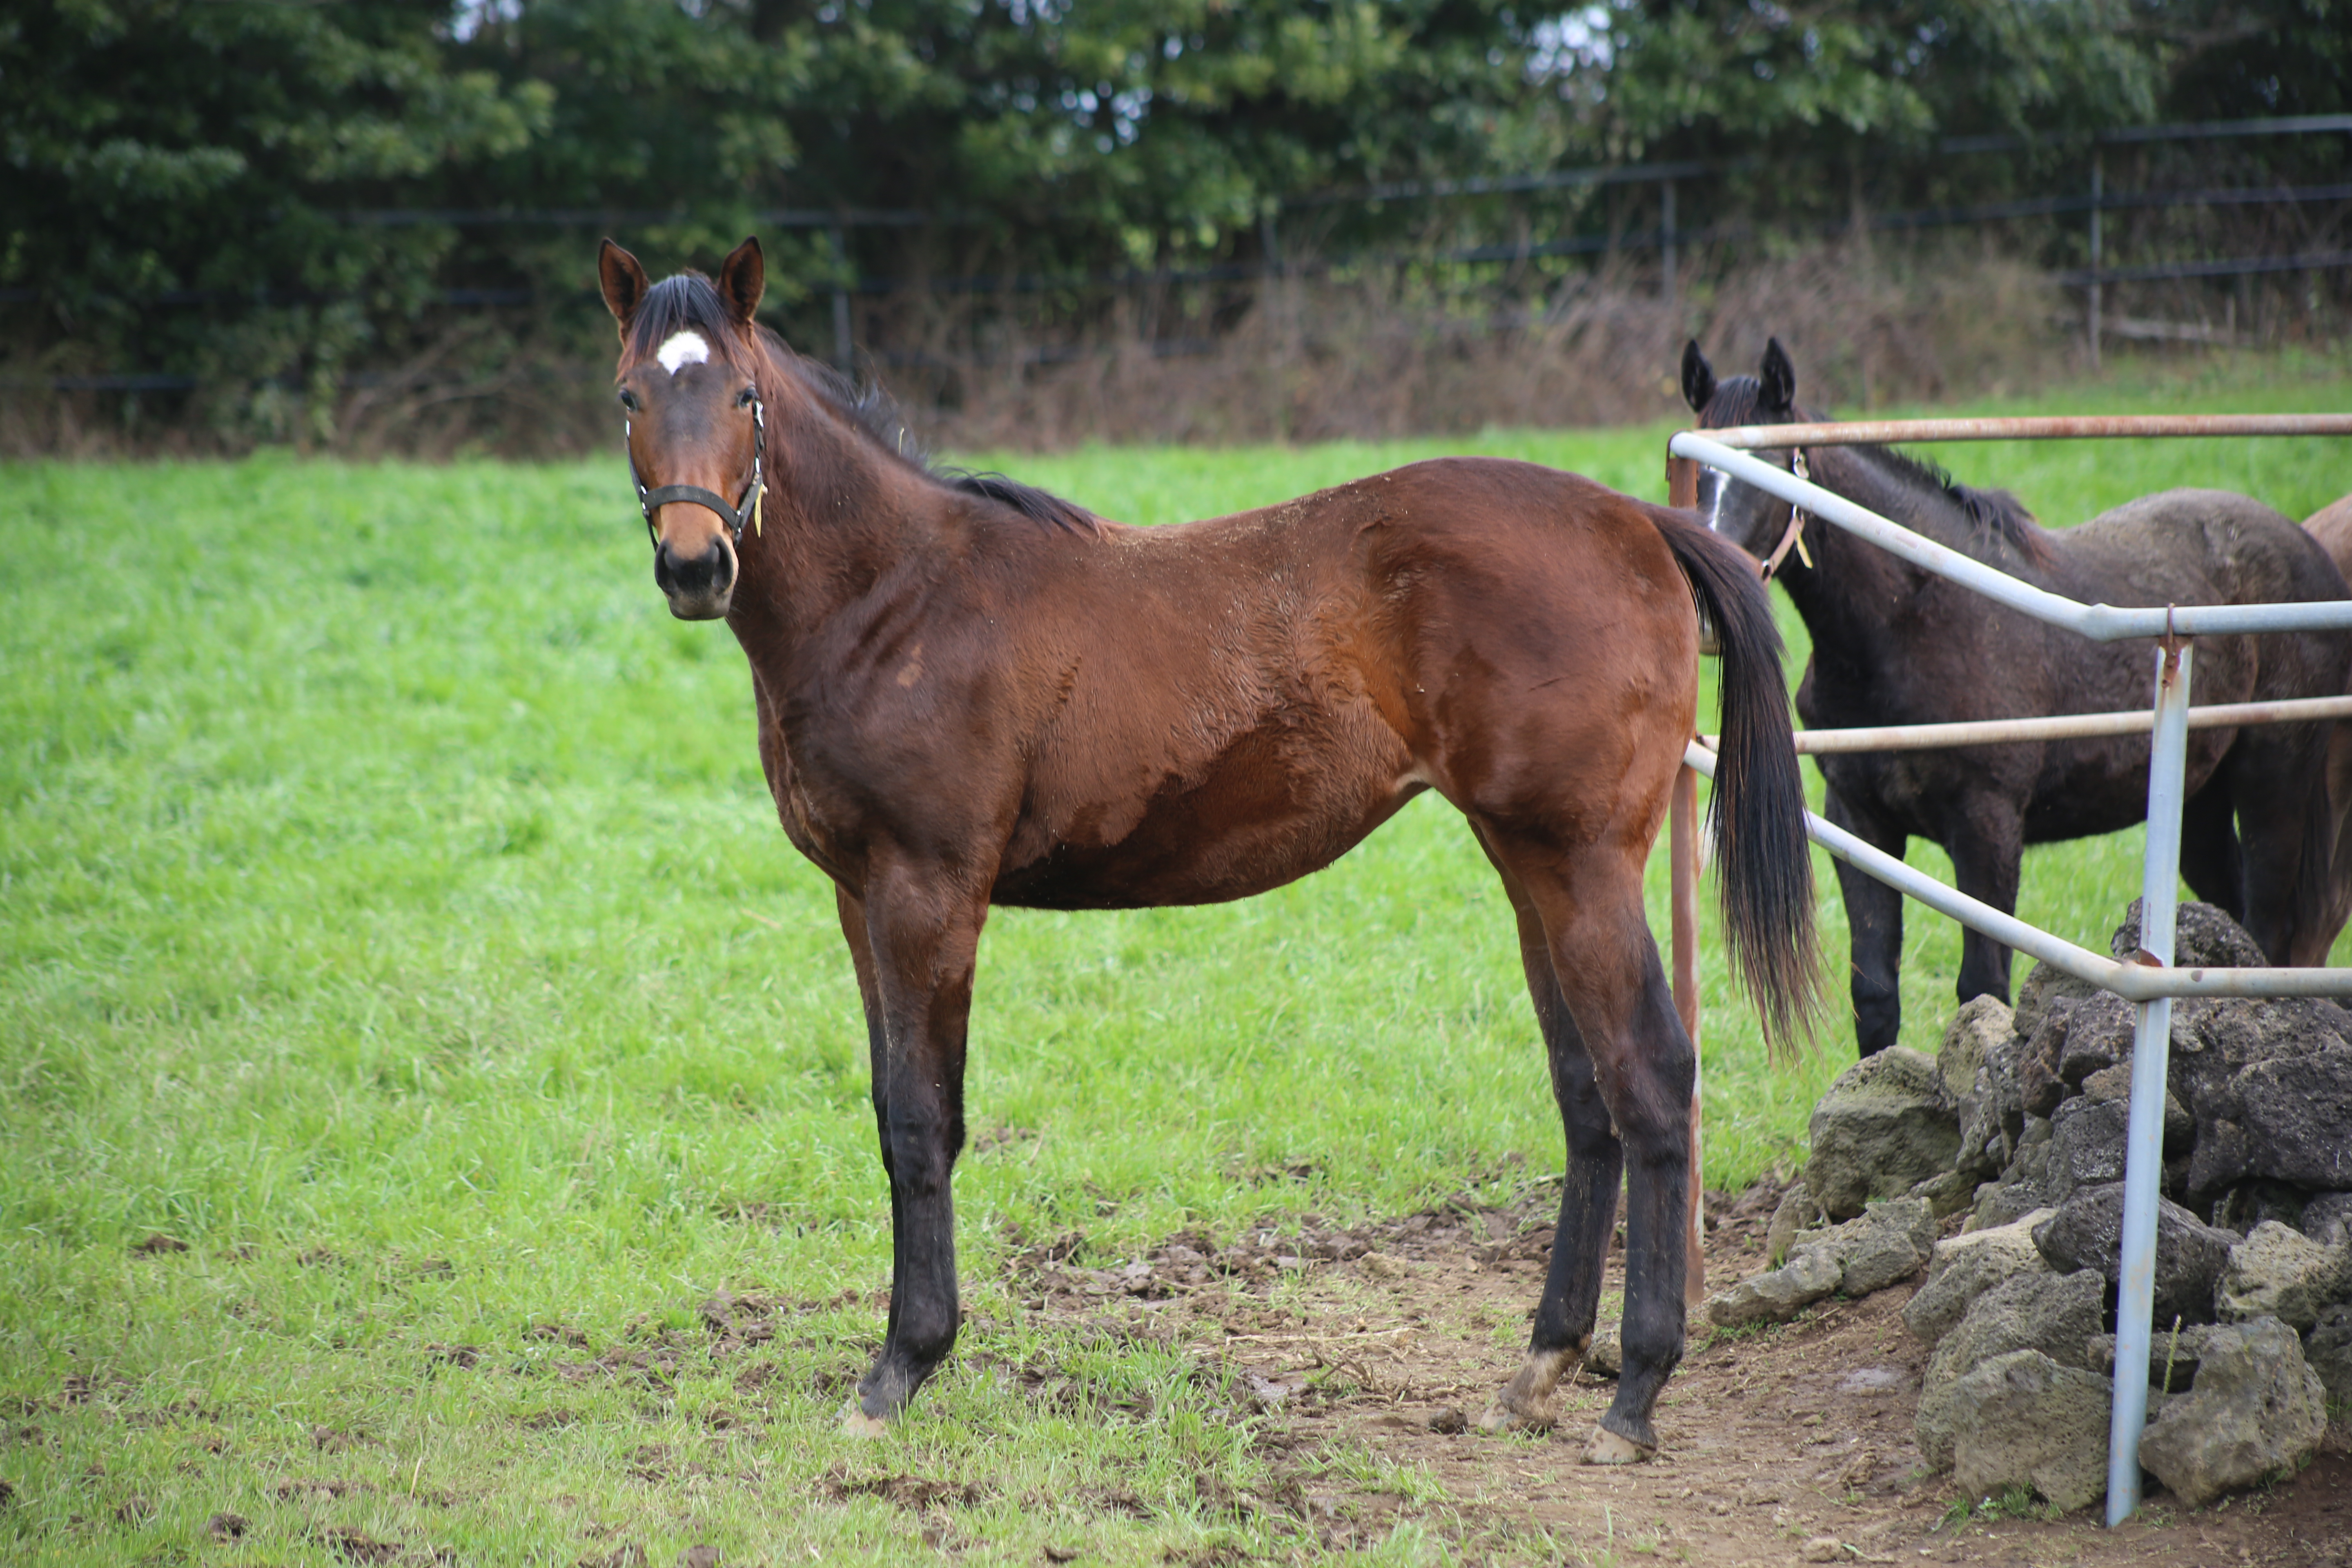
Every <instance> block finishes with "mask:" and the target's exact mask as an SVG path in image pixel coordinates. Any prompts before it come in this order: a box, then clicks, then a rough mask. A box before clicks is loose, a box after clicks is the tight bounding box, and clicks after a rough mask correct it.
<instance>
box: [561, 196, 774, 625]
mask: <svg viewBox="0 0 2352 1568" xmlns="http://www.w3.org/2000/svg"><path fill="white" fill-rule="evenodd" d="M596 271H597V276H598V279H599V281H601V282H602V283H603V285H604V303H605V305H606V307H607V308H609V309H610V310H612V312H613V319H614V320H615V321H619V322H620V323H621V365H620V370H619V372H618V373H617V374H615V375H614V378H613V381H614V388H615V390H616V391H617V393H618V395H619V396H620V399H621V407H622V408H623V410H624V411H625V413H624V419H625V428H626V430H627V432H628V450H629V464H630V467H631V468H632V469H633V470H634V471H635V478H636V481H637V486H638V500H639V501H640V503H641V504H642V505H643V506H644V508H645V512H646V528H647V529H649V530H650V531H652V533H653V538H654V582H655V583H656V584H657V585H658V586H659V587H660V589H661V591H662V593H663V595H665V596H667V598H668V600H669V612H670V614H671V615H673V616H677V617H678V618H679V619H680V620H686V621H708V620H715V619H717V618H718V617H719V616H724V615H725V614H726V613H727V608H728V605H729V604H730V602H731V600H732V598H733V595H734V592H735V578H736V573H737V569H738V566H739V564H740V563H739V561H738V558H737V555H736V546H737V544H738V542H740V540H741V538H742V533H743V524H744V522H745V521H747V520H748V519H749V518H751V515H752V514H753V512H754V510H755V508H757V507H758V505H759V502H760V493H759V492H760V488H761V484H762V482H763V481H764V479H765V474H764V471H763V470H764V461H763V459H764V456H765V446H766V428H765V424H766V410H765V407H764V405H763V404H762V402H761V389H760V385H759V377H758V367H759V366H760V364H761V360H762V357H763V356H762V355H761V352H760V348H759V338H758V335H757V333H756V331H754V329H753V327H752V325H751V313H752V312H753V311H754V310H758V309H759V305H760V295H761V291H762V290H763V289H765V288H766V271H765V266H764V263H763V262H762V260H761V255H760V242H759V241H758V240H756V239H747V240H745V241H744V242H743V243H742V244H741V245H739V246H737V247H735V249H734V250H733V252H731V253H730V255H729V256H728V258H727V259H726V261H725V262H724V263H723V264H721V266H720V267H719V277H718V279H716V280H715V281H714V280H713V279H709V278H705V277H704V276H702V274H700V273H698V272H682V273H679V274H678V275H677V277H675V278H666V279H662V281H660V282H659V283H649V282H648V281H646V269H645V268H642V267H640V266H638V265H637V258H635V257H634V256H632V255H630V254H629V253H628V252H627V251H625V250H624V249H622V248H621V247H619V246H617V245H614V243H613V242H612V241H611V240H609V239H608V240H606V241H605V242H604V249H603V250H602V251H601V252H600V253H599V254H598V256H597V258H596ZM769 395H771V396H772V395H774V392H773V390H771V392H770V394H769Z"/></svg>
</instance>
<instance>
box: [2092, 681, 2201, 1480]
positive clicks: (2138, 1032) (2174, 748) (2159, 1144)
mask: <svg viewBox="0 0 2352 1568" xmlns="http://www.w3.org/2000/svg"><path fill="white" fill-rule="evenodd" d="M2192 651H2193V649H2192V647H2191V646H2190V645H2189V643H2188V642H2187V641H2186V640H2185V639H2182V638H2178V637H2166V638H2165V639H2164V641H2163V645H2162V646H2161V647H2158V650H2157V662H2156V742H2155V745H2154V748H2153V749H2152V751H2151V752H2150V753H2149V757H2148V765H2147V863H2146V865H2145V867H2144V868H2143V869H2142V872H2141V878H2140V906H2139V945H2140V953H2139V960H2140V962H2141V963H2150V962H2153V963H2156V964H2157V965H2158V966H2159V967H2164V968H2169V967H2170V966H2171V963H2172V937H2173V920H2174V915H2175V913H2176V910H2177V907H2178V904H2179V882H2180V805H2181V774H2182V771H2183V769H2184V768H2185V766H2186V764H2187V762H2188V756H2189V655H2190V653H2191V652H2192ZM2138 1013H2139V1017H2138V1020H2137V1027H2136V1028H2135V1030H2134V1032H2133V1037H2132V1075H2131V1121H2130V1126H2129V1130H2128V1131H2127V1132H2126V1134H2125V1142H2124V1147H2125V1151H2126V1152H2125V1160H2124V1219H2123V1257H2122V1259H2121V1262H2122V1274H2123V1278H2122V1281H2121V1283H2120V1284H2118V1285H2117V1287H2116V1403H2115V1410H2114V1413H2113V1415H2112V1416H2111V1417H2110V1424H2109V1426H2108V1428H2107V1523H2108V1525H2109V1526H2110V1527H2112V1526H2115V1525H2118V1524H2121V1523H2122V1522H2123V1521H2125V1520H2126V1519H2129V1518H2130V1517H2131V1516H2132V1514H2133V1513H2134V1512H2135V1511H2136V1510H2137V1509H2138V1508H2139V1437H2140V1432H2141V1429H2142V1428H2143V1427H2145V1426H2147V1352H2148V1344H2149V1341H2150V1339H2151V1337H2152V1329H2153V1325H2152V1324H2151V1323H2150V1321H2149V1319H2150V1318H2151V1316H2152V1315H2153V1313H2154V1310H2155V1305H2156V1205H2157V1197H2158V1185H2159V1184H2160V1183H2161V1181H2162V1180H2163V1176H2164V1080H2165V1076H2166V1072H2167V1069H2168V1067H2169V1059H2168V1058H2170V1056H2171V1047H2172V998H2170V997H2169V996H2159V997H2158V998H2156V999H2155V1000H2154V1001H2151V1002H2142V1003H2140V1004H2139V1005H2138Z"/></svg>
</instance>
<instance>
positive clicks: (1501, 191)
mask: <svg viewBox="0 0 2352 1568" xmlns="http://www.w3.org/2000/svg"><path fill="white" fill-rule="evenodd" d="M2345 133H2352V114H2322V115H2303V116H2294V117H2281V118H2273V119H2265V120H2235V121H2201V122H2193V123H2184V124H2175V125H2146V126H2133V127H2128V128H2126V129H2122V130H2117V131H2108V132H2100V133H2098V134H2096V135H2095V136H2092V137H2088V138H2083V139H2080V140H2079V141H2077V142H2073V143H2069V144H2067V145H2068V146H2069V147H2070V148H2073V147H2079V148H2080V149H2081V151H2082V153H2083V156H2084V160H2085V162H2086V164H2087V167H2086V169H2085V179H2084V185H2083V188H2081V189H2080V190H2078V191H2074V192H2071V193H2063V194H2054V195H2042V196H2032V197H2025V198H2021V199H2017V200H2012V201H2005V202H1990V203H1983V204H1979V205H1966V206H1953V207H1924V208H1917V209H1914V210H1909V211H1894V212H1876V213H1870V214H1867V215H1866V216H1864V219H1863V221H1862V224H1861V226H1862V227H1864V228H1867V229H1869V230H1872V231H1877V232H1890V231H1906V230H1917V229H1927V228H1937V227H1972V226H1985V225H1990V224H1995V223H2002V222H2009V221H2012V220H2015V219H2019V218H2030V217H2060V216H2071V215H2074V214H2081V215H2084V217H2085V220H2086V226H2087V240H2088V247H2087V248H2088V252H2089V262H2090V264H2089V265H2088V266H2087V267H2080V268H2067V269H2064V270H2062V271H2060V272H2058V273H2057V274H2056V276H2057V278H2058V279H2059V280H2060V281H2061V282H2063V283H2064V284H2066V285H2067V286H2069V287H2072V288H2077V289H2082V290H2083V291H2084V336H2085V339H2086V342H2087V346H2088V349H2089V352H2090V355H2091V358H2092V361H2093V363H2097V361H2098V358H2099V354H2100V351H2101V344H2102V342H2103V340H2104V338H2105V336H2107V335H2109V334H2110V333H2111V332H2114V331H2116V323H2115V322H2113V321H2111V320H2108V319H2105V317H2104V305H2105V288H2106V285H2108V284H2110V283H2125V282H2147V281H2154V280H2162V279H2198V278H2221V277H2252V276H2259V275H2262V274H2266V273H2278V272H2294V271H2327V270H2336V269H2341V268H2347V267H2352V249H2330V250H2322V251H2312V252H2298V253H2266V254H2261V255H2249V256H2230V257H2212V258H2200V259H2195V260H2187V261H2164V262H2156V263H2149V264H2145V265H2137V266H2120V267H2118V266H2113V265H2110V264H2109V262H2108V258H2107V257H2106V245H2105V226H2104V223H2103V221H2102V220H2103V218H2104V216H2105V215H2106V214H2108V213H2120V212H2132V211H2148V210H2165V209H2174V208H2186V207H2231V206H2250V205H2273V206H2275V205H2334V204H2344V203H2347V202H2352V183H2346V184H2323V185H2290V186H2248V187H2230V188H2197V189H2185V190H2173V191H2111V190H2109V189H2107V188H2106V182H2105V152H2106V150H2107V149H2108V148H2110V147H2121V146H2130V145H2143V144H2147V143H2151V142H2203V141H2221V140H2228V139H2231V138H2237V137H2247V136H2286V137H2296V136H2324V135H2339V134H2345ZM2048 145H2049V143H2046V142H2043V143H2036V142H2031V141H2029V140H2028V139H2026V138H2024V137H2020V136H1970V137H1948V138H1946V139H1945V140H1944V141H1942V142H1939V143H1938V144H1937V154H1938V155H1939V156H1941V157H1964V156H1969V155H1974V154H1983V153H2006V152H2021V151H2027V150H2032V149H2033V148H2035V147H2037V146H2048ZM1756 164H1757V160H1756V159H1754V158H1752V157H1750V158H1740V159H1727V160H1721V161H1716V162H1693V161H1685V162H1679V163H1634V164H1613V165H1595V166H1591V167H1585V168H1574V169H1551V170H1543V171H1538V172H1534V173H1529V174H1507V175H1485V176H1479V177H1476V178H1469V179H1461V180H1428V181H1397V182H1392V183H1387V184H1370V185H1360V186H1353V187H1347V188H1340V189H1333V190H1325V191H1311V192H1306V193H1303V194H1300V195H1294V196H1290V197H1286V198H1285V199H1284V200H1283V202H1282V203H1281V205H1280V208H1279V210H1278V211H1277V212H1276V213H1275V214H1273V215H1270V216H1268V217H1267V218H1266V219H1265V223H1264V224H1263V226H1262V229H1261V240H1262V245H1261V251H1262V254H1261V256H1260V258H1258V259H1256V260H1254V261H1244V262H1232V263H1225V264H1221V265H1217V266H1211V267H1200V268H1167V269H1160V270H1150V269H1135V268H1129V269H1122V270H1118V271H1097V272H1083V273H1080V272H1039V273H1014V274H973V275H970V276H962V277H944V278H940V277H933V278H928V279H923V280H922V282H921V283H920V284H916V283H914V282H912V281H911V280H908V279H894V278H887V277H866V276H860V275H858V274H857V273H856V270H855V269H854V268H851V266H850V265H849V262H848V254H849V245H848V237H849V236H850V235H851V234H852V233H854V232H855V231H856V230H859V229H866V228H910V227H919V226H929V225H938V226H954V225H956V224H959V223H970V222H975V221H978V218H977V216H976V215H973V214H969V213H959V212H956V211H953V210H936V211H928V212H925V211H909V210H902V209H888V208H856V207H851V208H843V209H840V210H837V211H832V210H823V209H815V208H804V207H802V208H781V209H774V210H768V211H760V212H755V213H753V214H751V219H752V221H753V222H754V223H756V224H758V225H761V226H765V227H770V228H791V229H803V230H823V231H824V232H825V234H826V235H827V237H828V239H829V247H828V248H829V255H830V258H831V259H832V262H833V268H832V276H831V277H829V278H827V279H824V280H823V283H822V285H821V287H822V288H823V289H824V291H825V292H827V293H828V294H829V295H830V300H831V305H832V318H833V320H832V325H833V329H834V358H835V363H839V364H841V365H842V366H843V367H845V368H848V367H849V366H851V365H852V364H853V363H854V362H855V360H856V354H857V352H858V351H857V344H856V342H855V340H854V336H853V332H852V310H851V306H850V301H851V300H852V298H853V297H855V296H857V295H880V294H897V293H900V292H904V291H906V290H908V289H917V288H919V289H923V290H927V291H929V292H931V293H934V294H1003V293H1016V294H1017V293H1035V292H1040V291H1044V290H1048V289H1074V288H1097V289H1100V288H1112V289H1116V288H1128V287H1135V286H1139V285H1157V286H1163V287H1164V286H1171V285H1184V284H1197V283H1215V282H1237V281H1244V280H1247V279H1257V278H1267V277H1275V276H1284V277H1297V276H1302V275H1309V274H1312V273H1315V272H1325V271H1330V270H1333V269H1338V268H1359V267H1362V266H1364V265H1366V264H1381V263H1405V262H1422V263H1438V264H1467V265H1476V264H1486V263H1507V262H1515V261H1525V260H1530V259H1534V258H1548V257H1564V256H1593V255H1602V254H1612V253H1632V254H1647V253H1654V254H1655V255H1657V256H1658V258H1659V260H1660V279H1661V288H1662V289H1664V290H1665V291H1666V293H1667V295H1668V297H1669V298H1671V297H1672V295H1673V293H1674V291H1675V289H1677V287H1678V285H1679V278H1680V271H1681V258H1682V256H1683V254H1684V251H1685V247H1696V246H1708V245H1726V244H1733V243H1737V242H1739V241H1741V240H1745V239H1749V238H1753V237H1757V236H1758V235H1759V234H1760V233H1762V232H1764V230H1762V229H1759V227H1758V226H1754V225H1750V224H1743V223H1717V224H1701V225H1697V226H1689V227H1684V226H1678V224H1677V222H1676V209H1677V205H1678V189H1679V187H1680V186H1681V185H1682V184H1686V183H1688V182H1692V181H1696V180H1701V179H1713V178H1720V177H1722V176H1724V175H1727V174H1737V173H1739V172H1741V171H1742V170H1746V169H1750V168H1753V167H1755V166H1756ZM1604 185H1654V186H1656V187H1657V188H1658V198H1657V216H1656V219H1655V221H1654V222H1653V223H1652V224H1651V225H1650V226H1647V227H1645V228H1641V229H1623V230H1616V231H1612V232H1611V233H1607V234H1577V235H1570V236H1565V237H1559V238H1554V239H1547V240H1539V241H1529V242H1522V243H1509V242H1501V243H1493V244H1485V245H1475V246H1467V247H1454V248H1451V249H1443V250H1437V251H1427V250H1417V251H1412V252H1401V251H1355V252H1350V253H1347V254H1343V255H1335V256H1323V257H1317V258H1313V259H1312V260H1308V261H1303V262H1302V261H1288V260H1286V259H1285V257H1284V253H1283V248H1282V245H1281V215H1282V214H1283V213H1305V212H1308V211H1311V210H1314V209H1318V208H1328V207H1332V206H1337V205H1345V204H1355V203H1371V202H1383V203H1386V202H1406V201H1443V200H1447V199H1451V198H1462V197H1473V196H1491V195H1515V194H1532V193H1538V192H1544V191H1561V190H1571V189H1577V188H1582V187H1591V186H1604ZM683 216H686V215H684V214H681V213H678V212H675V211H595V210H587V209H549V210H529V209H512V210H507V209H492V210H465V209H442V208H405V207H395V208H388V209H379V210H371V211H354V212H349V213H346V214H344V215H342V217H343V221H344V222H346V223H350V224H355V225H373V226H401V225H416V224H443V225H448V226H456V227H485V226H530V227H565V228H578V229H583V230H593V229H599V228H602V229H604V230H607V231H611V230H621V229H626V228H630V227H634V226H643V225H648V224H656V223H667V222H675V221H677V220H678V219H680V218H681V217H683ZM1854 227H1855V225H1854V224H1853V222H1851V221H1841V222H1834V223H1826V224H1821V225H1816V226H1811V230H1810V232H1811V233H1814V234H1817V235H1822V236H1831V235H1836V234H1841V233H1849V232H1852V231H1853V228H1854ZM1771 232H1774V233H1778V234H1783V235H1785V234H1790V233H1795V232H1806V231H1804V230H1792V229H1790V227H1789V226H1775V227H1774V228H1773V229H1772V230H1771ZM558 297H560V296H555V295H551V294H550V293H549V291H547V290H544V289H442V290H439V291H437V292H436V293H435V294H433V295H432V296H431V299H432V302H433V303H434V304H436V305H438V306H442V307H446V308H454V309H480V308H493V307H511V306H517V305H525V304H531V303H537V302H541V301H545V300H550V299H551V298H558ZM561 297H568V296H561ZM578 297H579V298H581V299H583V300H584V299H587V298H591V297H592V296H590V295H589V294H587V293H586V292H585V291H581V292H580V293H579V296H578ZM40 298H41V291H40V290H38V289H0V305H7V304H26V303H32V302H36V301H37V300H39V299H40ZM337 298H339V296H334V295H329V294H323V293H313V292H304V291H299V290H284V289H276V290H273V289H260V290H236V291H232V290H210V289H182V290H174V291H170V292H165V293H160V294H155V295H152V296H148V297H147V298H146V299H145V300H142V303H145V304H150V305H163V306H176V305H197V304H217V303H225V302H230V301H240V300H241V301H249V302H252V303H256V304H264V305H294V304H318V303H328V302H331V301H332V300H335V299H337ZM2122 331H2123V335H2132V336H2149V335H2158V336H2187V337H2196V336H2199V335H2202V334H2200V333H2199V332H2197V331H2186V330H2184V331H2163V330H2162V329H2161V328H2160V327H2158V328H2157V329H2156V330H2155V331H2150V330H2149V327H2148V324H2147V323H2139V324H2134V323H2129V322H2126V323H2123V324H2122ZM1161 346H1162V347H1163V348H1165V349H1166V350H1167V352H1171V353H1186V352H1194V351H1197V350H1201V349H1205V348H1206V347H1207V346H1208V345H1207V344H1205V343H1192V342H1178V343H1174V344H1171V345H1161ZM1031 353H1032V357H1035V358H1038V359H1040V360H1043V361H1050V360H1052V359H1054V358H1055V357H1057V356H1056V355H1055V352H1054V351H1053V350H1051V349H1039V350H1033V351H1031ZM877 357H880V358H883V359H886V360H887V359H892V358H898V357H903V356H898V355H891V354H883V355H878V356H877ZM344 379H345V384H347V385H352V386H365V385H369V384H372V383H373V381H374V380H376V379H378V378H376V377H373V376H371V375H370V374H365V373H362V374H356V375H352V376H349V377H346V378H344ZM197 384H198V382H197V378H196V377H194V376H191V375H179V374H146V373H140V372H125V373H109V374H81V375H50V376H31V377H26V376H17V377H0V386H16V387H25V386H37V387H46V388H48V389H51V390H55V391H120V392H140V391H186V390H190V389H193V388H194V387H195V386H196V385H197Z"/></svg>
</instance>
